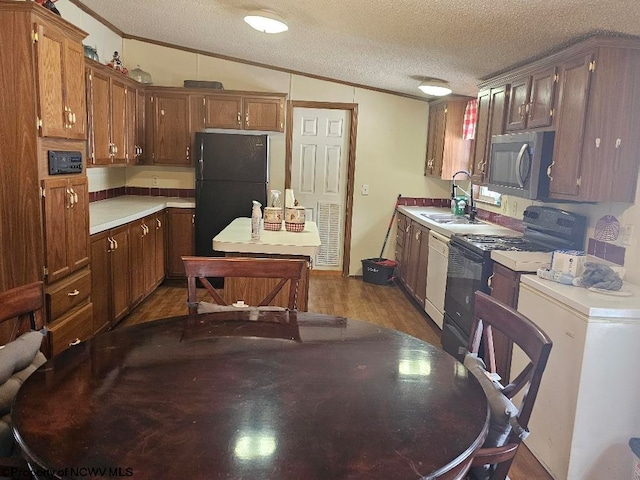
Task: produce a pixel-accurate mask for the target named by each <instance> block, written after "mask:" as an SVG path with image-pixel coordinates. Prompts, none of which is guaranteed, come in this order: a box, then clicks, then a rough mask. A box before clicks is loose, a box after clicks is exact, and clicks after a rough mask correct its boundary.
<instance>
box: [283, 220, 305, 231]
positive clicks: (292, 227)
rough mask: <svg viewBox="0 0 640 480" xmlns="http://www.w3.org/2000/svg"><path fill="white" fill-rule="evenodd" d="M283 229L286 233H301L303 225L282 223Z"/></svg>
mask: <svg viewBox="0 0 640 480" xmlns="http://www.w3.org/2000/svg"><path fill="white" fill-rule="evenodd" d="M284 228H286V229H287V232H302V231H303V230H304V223H291V222H284Z"/></svg>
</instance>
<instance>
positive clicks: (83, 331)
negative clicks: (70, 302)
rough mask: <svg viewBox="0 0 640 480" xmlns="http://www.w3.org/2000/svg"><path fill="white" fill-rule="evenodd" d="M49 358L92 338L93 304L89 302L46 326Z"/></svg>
mask: <svg viewBox="0 0 640 480" xmlns="http://www.w3.org/2000/svg"><path fill="white" fill-rule="evenodd" d="M47 328H48V330H49V342H50V346H51V351H50V352H49V353H50V355H51V356H53V355H57V354H58V353H60V352H62V351H63V350H65V349H67V348H69V347H70V346H72V345H75V344H77V343H80V342H83V341H85V340H88V339H89V338H91V337H92V336H93V303H91V302H89V303H87V304H86V305H83V306H81V307H79V308H77V309H76V310H74V311H72V312H70V313H69V314H68V315H66V316H64V317H63V318H61V319H59V320H56V321H55V322H52V323H49V324H48V325H47Z"/></svg>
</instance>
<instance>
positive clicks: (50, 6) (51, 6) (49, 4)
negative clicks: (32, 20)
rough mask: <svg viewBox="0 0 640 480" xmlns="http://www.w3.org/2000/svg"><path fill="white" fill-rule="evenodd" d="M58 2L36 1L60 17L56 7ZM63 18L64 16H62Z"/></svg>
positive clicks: (49, 0)
mask: <svg viewBox="0 0 640 480" xmlns="http://www.w3.org/2000/svg"><path fill="white" fill-rule="evenodd" d="M57 1H58V0H35V2H36V3H37V4H38V5H42V6H43V7H44V8H46V9H47V10H50V11H52V12H53V13H55V14H56V15H60V10H58V9H57V8H56V6H55V5H54V3H55V2H57ZM60 16H62V15H60Z"/></svg>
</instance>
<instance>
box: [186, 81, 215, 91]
mask: <svg viewBox="0 0 640 480" xmlns="http://www.w3.org/2000/svg"><path fill="white" fill-rule="evenodd" d="M184 88H213V89H215V90H224V85H222V82H216V81H209V80H185V81H184Z"/></svg>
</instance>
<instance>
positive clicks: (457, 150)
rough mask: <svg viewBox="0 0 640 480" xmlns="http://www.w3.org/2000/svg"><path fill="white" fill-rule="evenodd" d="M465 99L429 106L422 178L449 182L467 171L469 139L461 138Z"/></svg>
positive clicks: (437, 102)
mask: <svg viewBox="0 0 640 480" xmlns="http://www.w3.org/2000/svg"><path fill="white" fill-rule="evenodd" d="M469 100H470V99H466V98H465V99H460V100H457V99H456V100H439V101H436V102H432V103H431V104H430V106H429V127H428V128H429V133H428V134H427V158H426V163H425V175H428V176H434V177H438V178H442V179H445V180H451V177H452V176H453V174H454V173H455V172H457V171H458V170H467V169H468V168H469V159H470V151H471V140H463V138H462V124H463V123H464V111H465V108H466V106H467V102H468V101H469Z"/></svg>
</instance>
